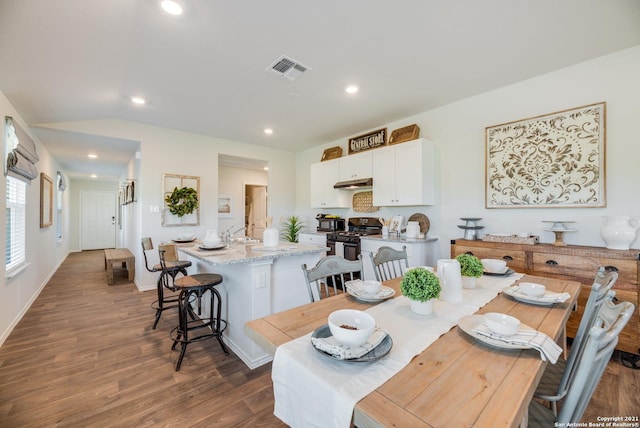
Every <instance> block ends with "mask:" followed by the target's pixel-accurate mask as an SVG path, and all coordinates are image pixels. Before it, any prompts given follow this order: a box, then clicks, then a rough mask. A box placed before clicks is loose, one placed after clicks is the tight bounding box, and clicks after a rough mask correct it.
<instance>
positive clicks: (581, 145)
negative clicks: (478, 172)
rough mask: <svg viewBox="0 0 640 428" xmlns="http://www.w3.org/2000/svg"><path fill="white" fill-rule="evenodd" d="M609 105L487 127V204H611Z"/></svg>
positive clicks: (571, 205) (579, 205)
mask: <svg viewBox="0 0 640 428" xmlns="http://www.w3.org/2000/svg"><path fill="white" fill-rule="evenodd" d="M605 107H606V104H605V103H604V102H601V103H597V104H590V105H586V106H582V107H577V108H573V109H570V110H563V111H559V112H555V113H551V114H547V115H544V116H537V117H533V118H529V119H524V120H519V121H516V122H509V123H504V124H501V125H495V126H490V127H487V128H486V129H485V144H486V147H485V156H486V171H485V173H486V178H485V179H486V181H485V196H486V207H487V208H533V207H535V208H570V207H575V208H592V207H593V208H595V207H605V206H606V199H605V129H606V127H605V112H606V111H605Z"/></svg>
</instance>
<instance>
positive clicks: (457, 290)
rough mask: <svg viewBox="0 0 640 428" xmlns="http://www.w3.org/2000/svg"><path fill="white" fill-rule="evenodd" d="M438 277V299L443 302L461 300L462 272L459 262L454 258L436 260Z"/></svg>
mask: <svg viewBox="0 0 640 428" xmlns="http://www.w3.org/2000/svg"><path fill="white" fill-rule="evenodd" d="M437 272H438V278H440V286H441V287H442V291H441V292H440V299H441V300H444V301H445V302H452V303H458V302H462V274H461V273H460V262H458V261H457V260H456V259H440V260H438V271H437Z"/></svg>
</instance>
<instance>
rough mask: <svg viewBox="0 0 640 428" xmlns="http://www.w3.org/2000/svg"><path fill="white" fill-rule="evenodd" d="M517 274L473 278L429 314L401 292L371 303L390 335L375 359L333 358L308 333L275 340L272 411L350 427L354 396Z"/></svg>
mask: <svg viewBox="0 0 640 428" xmlns="http://www.w3.org/2000/svg"><path fill="white" fill-rule="evenodd" d="M522 276H523V275H522V274H512V275H509V276H508V277H488V276H483V277H481V278H478V282H477V284H478V286H477V288H475V289H470V290H467V289H465V290H463V301H462V303H448V302H443V301H440V300H437V301H435V302H434V305H433V311H434V313H433V314H432V315H428V316H424V315H416V314H414V313H413V312H411V309H410V308H409V300H408V299H407V298H406V297H404V296H399V297H397V298H395V299H392V300H388V301H386V302H384V303H380V304H378V305H376V306H374V307H372V308H371V309H369V310H367V312H368V313H369V314H371V315H372V316H373V317H374V318H375V320H376V324H377V325H378V327H380V328H382V329H384V330H386V331H387V332H388V333H389V334H390V335H391V338H392V340H393V348H392V349H391V351H390V352H389V354H388V355H386V356H385V357H383V358H381V359H380V360H378V361H374V362H370V363H354V362H345V361H337V360H333V359H331V358H329V357H328V356H326V355H322V354H320V353H319V352H318V351H316V350H315V349H314V348H313V346H312V345H311V333H309V334H307V335H305V336H302V337H299V338H297V339H295V340H292V341H290V342H287V343H285V344H283V345H281V346H279V347H278V348H277V349H276V353H275V356H274V359H273V366H272V372H271V377H272V379H273V390H274V396H275V409H274V414H275V415H276V416H277V417H278V418H280V419H281V420H282V421H283V422H285V423H286V424H288V425H289V426H292V427H322V428H326V427H349V425H350V423H351V419H352V415H353V408H354V407H355V405H356V403H357V402H358V401H360V400H361V399H362V398H364V397H365V396H367V395H368V394H370V393H371V392H373V391H375V389H376V388H378V387H379V386H380V385H382V384H383V383H384V382H386V381H387V380H389V379H390V378H391V377H392V376H394V375H395V374H396V373H398V372H399V371H400V370H402V369H403V368H404V367H405V366H406V365H407V364H409V362H410V361H411V360H412V359H413V357H414V356H416V355H418V354H420V353H421V352H422V351H424V350H425V349H426V348H427V347H428V346H429V345H431V344H432V343H433V342H435V341H436V340H437V339H438V338H439V337H440V336H441V335H443V334H444V333H446V332H447V331H449V330H450V329H451V328H452V327H454V326H456V325H457V323H458V320H459V319H460V318H461V317H463V316H466V315H471V314H473V313H475V312H476V311H477V310H478V309H480V307H482V306H484V305H486V304H487V303H488V302H489V301H491V300H492V299H493V298H494V297H495V296H496V295H497V294H498V293H499V292H500V291H501V290H502V289H504V288H505V287H508V286H509V285H511V284H513V283H514V282H515V281H516V280H518V279H520V278H521V277H522Z"/></svg>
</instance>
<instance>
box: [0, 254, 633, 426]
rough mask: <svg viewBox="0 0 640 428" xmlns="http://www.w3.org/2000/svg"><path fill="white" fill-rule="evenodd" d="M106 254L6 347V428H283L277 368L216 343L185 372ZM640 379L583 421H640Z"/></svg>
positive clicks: (89, 263) (1, 405)
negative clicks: (251, 363) (110, 268)
mask: <svg viewBox="0 0 640 428" xmlns="http://www.w3.org/2000/svg"><path fill="white" fill-rule="evenodd" d="M102 254H103V253H102V251H85V252H82V253H72V254H70V255H69V257H68V258H67V260H65V262H64V263H63V265H62V266H61V267H60V269H58V271H57V272H56V273H55V275H54V276H53V277H52V279H51V280H50V281H49V283H48V284H47V286H46V287H45V289H44V290H43V291H42V293H41V295H40V296H39V297H38V299H37V300H36V301H35V302H34V304H33V306H32V307H31V308H30V309H29V311H28V312H27V314H26V315H25V317H24V318H23V319H22V320H21V321H20V323H19V324H18V326H17V327H16V328H15V330H14V331H13V332H12V333H11V335H10V336H9V338H8V339H7V340H6V342H5V343H4V345H3V346H2V347H0V427H3V428H4V427H45V426H46V427H56V426H59V427H111V426H117V427H152V426H153V427H158V426H161V427H172V426H176V427H177V426H180V427H191V426H193V427H199V426H202V427H205V426H206V427H261V426H262V427H282V426H284V425H283V424H282V423H281V422H280V421H279V420H278V419H277V418H276V417H275V416H273V392H272V383H271V365H270V364H267V365H265V366H263V367H261V368H258V369H256V370H253V371H252V370H249V369H248V368H247V367H246V366H245V365H244V363H242V361H240V359H238V358H237V357H236V356H235V355H233V353H231V354H230V355H225V354H224V353H223V352H222V350H221V349H220V347H219V345H218V343H217V341H215V340H212V341H205V342H203V343H198V344H193V345H190V347H189V349H188V350H187V355H186V357H185V360H184V362H183V364H182V369H181V370H180V371H179V372H176V371H174V365H175V362H176V359H177V357H178V352H177V351H171V349H170V348H171V343H172V341H171V340H170V339H169V331H170V330H171V329H172V328H173V327H174V325H175V320H176V314H175V313H173V312H167V313H165V314H164V315H163V317H162V319H161V321H160V323H159V324H158V328H157V329H156V330H151V325H152V323H153V315H154V311H153V310H152V309H151V308H150V305H151V303H152V302H153V300H155V293H152V292H145V293H141V292H139V291H137V289H136V287H135V286H134V285H133V284H131V283H128V282H127V280H126V271H125V270H120V269H117V270H116V271H115V272H114V275H115V276H116V284H115V285H112V286H108V285H107V284H106V273H105V271H104V262H103V256H102ZM639 409H640V371H638V370H631V369H629V368H626V367H623V366H622V365H621V364H619V363H618V362H616V361H615V359H614V361H612V362H611V363H610V364H609V367H608V369H607V372H606V374H605V376H604V378H603V380H602V381H601V383H600V386H599V387H598V391H597V392H596V396H595V397H594V399H593V400H592V402H591V404H590V406H589V409H588V410H587V414H586V415H585V418H584V421H593V422H595V421H596V418H597V417H598V416H626V415H637V414H639V413H640V410H639Z"/></svg>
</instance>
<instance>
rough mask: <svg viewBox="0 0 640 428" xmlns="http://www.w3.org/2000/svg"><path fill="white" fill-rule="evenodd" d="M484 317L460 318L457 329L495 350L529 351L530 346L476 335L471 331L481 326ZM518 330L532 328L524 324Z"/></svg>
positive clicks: (470, 316)
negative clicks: (493, 347)
mask: <svg viewBox="0 0 640 428" xmlns="http://www.w3.org/2000/svg"><path fill="white" fill-rule="evenodd" d="M483 318H484V316H483V315H469V316H466V317H462V318H460V321H458V327H460V329H461V330H462V331H464V332H465V333H467V334H468V335H469V336H471V337H473V338H474V339H477V340H479V341H481V342H483V343H486V344H487V345H491V346H495V347H496V348H502V349H531V346H526V345H515V344H513V343H507V342H503V341H501V340H497V339H492V338H490V337H488V336H484V335H482V334H478V333H476V332H474V331H473V329H474V328H476V327H477V326H479V325H480V324H482V320H483ZM520 330H533V328H531V327H529V326H528V325H526V324H520Z"/></svg>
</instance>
